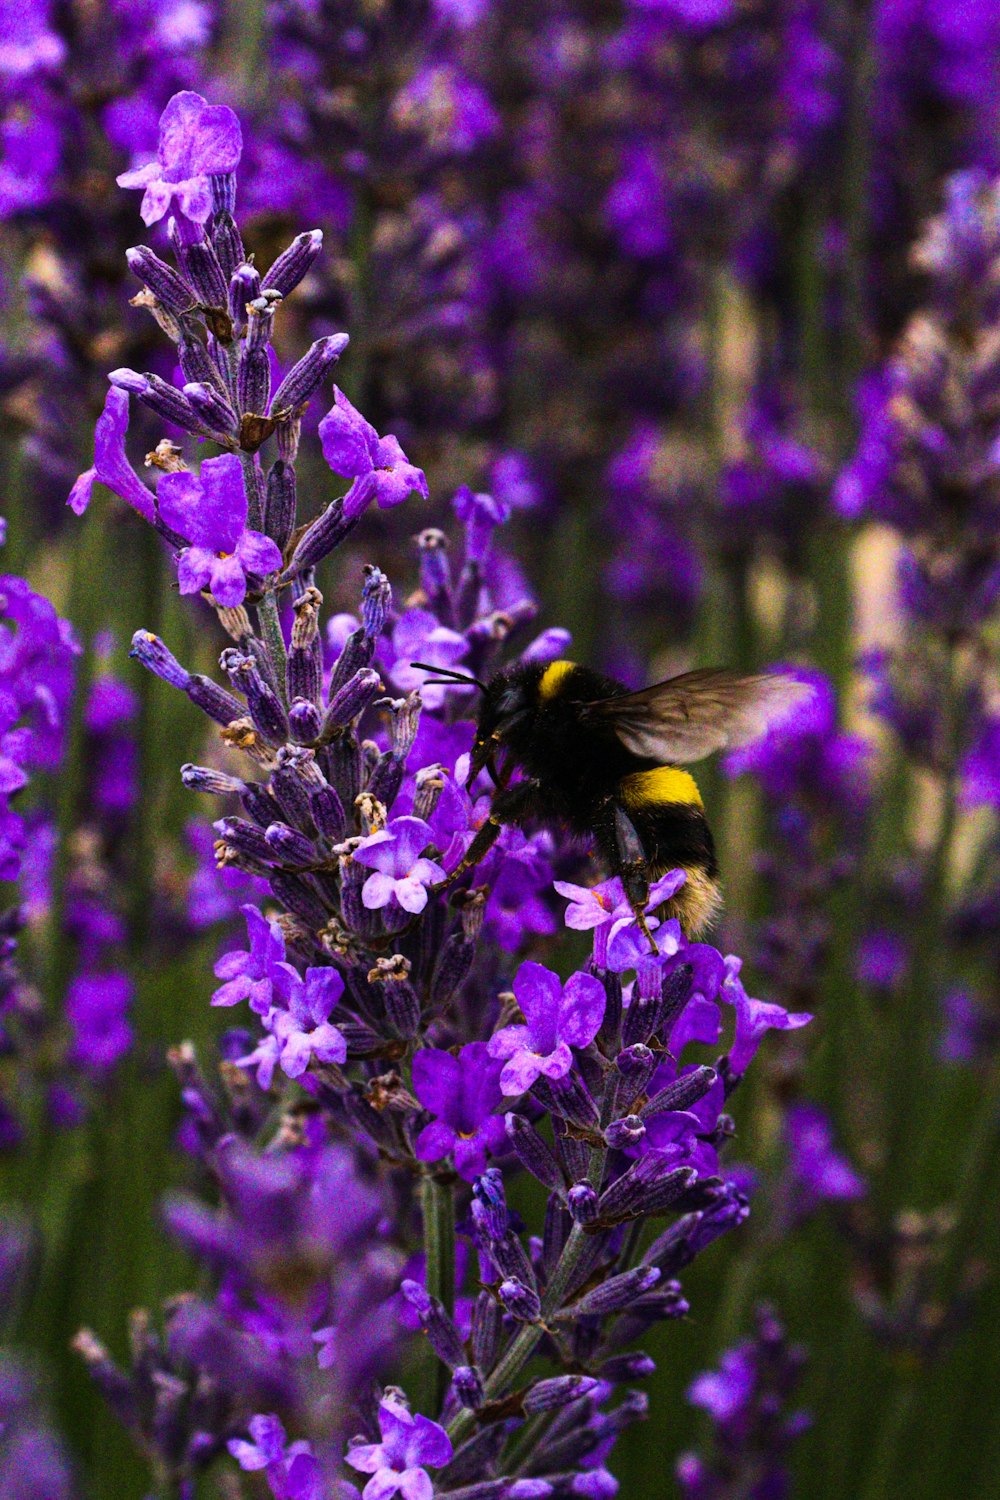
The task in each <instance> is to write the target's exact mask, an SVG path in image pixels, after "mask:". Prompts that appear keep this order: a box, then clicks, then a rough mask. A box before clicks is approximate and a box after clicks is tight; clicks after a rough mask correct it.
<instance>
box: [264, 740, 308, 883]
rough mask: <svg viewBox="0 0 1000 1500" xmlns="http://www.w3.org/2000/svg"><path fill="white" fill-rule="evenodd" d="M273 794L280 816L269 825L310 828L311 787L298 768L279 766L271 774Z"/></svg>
mask: <svg viewBox="0 0 1000 1500" xmlns="http://www.w3.org/2000/svg"><path fill="white" fill-rule="evenodd" d="M283 753H284V752H283V751H281V750H279V752H278V754H279V756H280V755H282V754H283ZM271 793H272V795H273V797H274V800H275V802H276V803H277V804H278V808H279V810H280V815H279V816H278V817H271V818H268V820H267V823H268V824H270V823H282V822H284V823H290V824H291V826H292V827H293V828H308V827H309V825H310V822H311V821H312V820H311V818H310V815H309V787H308V785H307V783H306V781H305V779H304V778H303V777H302V776H300V775H299V772H298V768H297V767H296V766H294V765H287V764H285V765H279V766H278V767H277V768H276V769H275V770H274V771H272V772H271ZM266 826H267V824H265V827H266ZM309 863H312V861H309Z"/></svg>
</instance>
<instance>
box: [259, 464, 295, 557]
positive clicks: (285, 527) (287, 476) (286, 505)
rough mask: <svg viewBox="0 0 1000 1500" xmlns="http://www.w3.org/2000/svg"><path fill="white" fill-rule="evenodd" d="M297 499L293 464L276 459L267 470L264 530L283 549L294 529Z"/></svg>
mask: <svg viewBox="0 0 1000 1500" xmlns="http://www.w3.org/2000/svg"><path fill="white" fill-rule="evenodd" d="M297 508H298V500H297V498H296V490H295V466H294V464H288V463H285V462H284V461H283V460H282V459H280V458H279V459H278V460H277V462H276V463H273V464H272V465H271V467H270V469H269V470H268V475H267V490H266V496H265V500H264V531H265V532H266V534H267V535H268V536H269V537H270V538H271V540H272V542H276V543H277V545H278V546H279V547H280V548H281V549H282V551H284V549H285V547H286V546H287V545H288V539H289V537H290V536H291V534H292V532H293V531H294V529H295V513H296V510H297Z"/></svg>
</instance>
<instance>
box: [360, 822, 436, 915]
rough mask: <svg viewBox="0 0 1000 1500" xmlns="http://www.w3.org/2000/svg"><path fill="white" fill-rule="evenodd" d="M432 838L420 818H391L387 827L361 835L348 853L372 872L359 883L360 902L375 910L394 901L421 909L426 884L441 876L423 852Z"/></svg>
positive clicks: (400, 904)
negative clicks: (351, 851)
mask: <svg viewBox="0 0 1000 1500" xmlns="http://www.w3.org/2000/svg"><path fill="white" fill-rule="evenodd" d="M433 841H434V834H433V832H432V830H431V829H430V828H429V827H428V825H427V824H426V823H425V822H424V820H423V819H422V818H394V819H393V820H392V822H391V823H389V825H388V826H387V827H385V828H382V829H380V830H379V831H378V832H377V833H372V834H369V835H368V837H367V838H365V839H362V840H361V842H360V843H359V844H358V845H357V846H356V848H355V849H354V851H353V855H352V857H353V859H354V861H355V863H356V864H359V865H364V866H366V867H367V868H368V869H370V870H371V871H372V872H373V873H372V874H371V875H369V876H368V878H367V880H366V881H365V883H364V886H363V887H362V891H361V899H362V901H363V902H364V904H365V905H366V906H367V907H368V908H369V909H371V910H373V911H378V910H381V908H383V907H385V906H388V905H389V904H390V902H395V903H396V905H397V906H399V907H402V909H403V911H408V912H411V913H414V914H416V913H418V912H422V911H423V909H424V907H425V906H426V905H427V887H428V886H429V885H432V884H433V883H434V882H435V881H437V880H443V879H444V870H442V868H441V866H440V865H439V864H436V863H435V861H434V860H432V859H426V858H424V856H423V850H424V849H426V848H427V847H428V845H429V844H431V843H433Z"/></svg>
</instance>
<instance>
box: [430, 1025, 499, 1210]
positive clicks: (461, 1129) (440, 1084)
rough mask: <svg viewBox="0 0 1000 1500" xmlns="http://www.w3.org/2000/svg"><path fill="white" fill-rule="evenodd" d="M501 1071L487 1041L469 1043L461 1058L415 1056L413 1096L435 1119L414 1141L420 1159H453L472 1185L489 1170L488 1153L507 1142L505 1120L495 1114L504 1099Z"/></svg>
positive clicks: (457, 1168) (459, 1054) (444, 1054)
mask: <svg viewBox="0 0 1000 1500" xmlns="http://www.w3.org/2000/svg"><path fill="white" fill-rule="evenodd" d="M500 1072H501V1069H500V1064H499V1063H498V1062H496V1061H494V1059H493V1058H492V1057H491V1056H490V1053H489V1049H488V1048H487V1047H486V1045H485V1044H484V1043H483V1042H469V1043H468V1044H467V1045H466V1046H465V1047H463V1048H461V1050H460V1051H459V1053H458V1055H457V1056H455V1057H453V1056H451V1054H450V1053H448V1052H435V1051H424V1052H417V1053H415V1054H414V1057H413V1092H414V1093H415V1094H416V1096H417V1098H418V1099H419V1100H420V1103H421V1104H422V1105H423V1106H424V1108H425V1109H427V1110H429V1111H430V1113H431V1114H432V1115H433V1116H434V1117H435V1118H434V1119H433V1120H432V1121H431V1123H430V1124H429V1125H425V1126H424V1127H423V1129H422V1130H421V1132H420V1134H419V1135H418V1136H417V1139H416V1141H415V1142H414V1151H415V1153H416V1156H417V1159H418V1160H419V1161H440V1160H441V1158H442V1157H444V1156H450V1157H451V1159H452V1160H453V1161H454V1163H455V1170H456V1172H457V1173H458V1174H459V1176H460V1177H464V1178H465V1180H466V1181H467V1182H472V1181H473V1180H474V1179H475V1178H476V1177H478V1176H479V1175H480V1173H482V1172H483V1171H484V1170H485V1167H486V1158H487V1155H492V1154H495V1153H496V1152H498V1151H499V1150H500V1149H501V1147H502V1146H503V1144H504V1142H505V1140H506V1132H505V1129H504V1122H503V1119H502V1118H501V1117H500V1116H498V1115H497V1114H495V1113H494V1111H495V1110H496V1108H497V1106H498V1105H499V1103H500V1100H501V1098H502V1093H501V1088H500Z"/></svg>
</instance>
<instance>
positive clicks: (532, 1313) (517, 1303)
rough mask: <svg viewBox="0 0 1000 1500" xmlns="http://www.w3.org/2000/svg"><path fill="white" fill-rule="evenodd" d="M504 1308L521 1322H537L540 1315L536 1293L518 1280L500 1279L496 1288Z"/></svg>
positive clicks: (539, 1303)
mask: <svg viewBox="0 0 1000 1500" xmlns="http://www.w3.org/2000/svg"><path fill="white" fill-rule="evenodd" d="M497 1296H498V1297H499V1299H500V1301H501V1303H502V1305H503V1307H504V1310H505V1311H506V1312H508V1313H510V1315H511V1317H512V1318H517V1320H518V1321H519V1322H521V1323H537V1322H538V1320H539V1318H540V1317H541V1315H542V1304H541V1301H540V1299H539V1296H538V1293H537V1292H533V1291H532V1290H531V1288H530V1287H528V1286H524V1285H523V1284H522V1283H521V1282H520V1281H513V1280H510V1281H502V1282H501V1283H500V1286H499V1287H498V1289H497Z"/></svg>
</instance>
